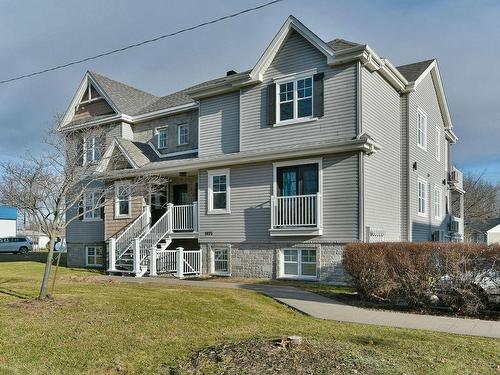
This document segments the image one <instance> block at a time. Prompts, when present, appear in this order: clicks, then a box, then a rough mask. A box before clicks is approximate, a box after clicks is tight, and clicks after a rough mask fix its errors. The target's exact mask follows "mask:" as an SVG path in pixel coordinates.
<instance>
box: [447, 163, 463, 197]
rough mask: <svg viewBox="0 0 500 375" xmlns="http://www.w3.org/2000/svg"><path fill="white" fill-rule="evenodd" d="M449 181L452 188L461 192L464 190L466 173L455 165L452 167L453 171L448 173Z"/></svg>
mask: <svg viewBox="0 0 500 375" xmlns="http://www.w3.org/2000/svg"><path fill="white" fill-rule="evenodd" d="M448 183H449V184H450V187H451V189H453V190H457V191H459V192H463V191H464V174H463V173H462V172H461V171H460V170H458V169H457V168H456V167H455V166H453V167H452V168H451V171H450V172H449V174H448Z"/></svg>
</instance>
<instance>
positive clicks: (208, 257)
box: [200, 243, 348, 284]
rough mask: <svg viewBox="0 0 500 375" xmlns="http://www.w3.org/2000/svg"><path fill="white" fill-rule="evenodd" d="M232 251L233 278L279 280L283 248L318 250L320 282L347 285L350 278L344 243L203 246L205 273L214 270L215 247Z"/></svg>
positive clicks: (221, 244) (214, 244) (231, 268)
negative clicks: (213, 252) (348, 276)
mask: <svg viewBox="0 0 500 375" xmlns="http://www.w3.org/2000/svg"><path fill="white" fill-rule="evenodd" d="M220 247H226V248H228V249H229V270H230V275H231V276H232V277H249V278H273V279H276V278H279V277H280V272H281V270H280V267H281V254H282V250H283V249H293V248H296V249H315V250H316V262H317V276H318V280H319V281H320V282H325V283H332V284H345V283H347V282H348V279H347V275H346V274H345V272H344V269H343V267H342V254H343V251H344V248H345V245H344V244H328V243H326V244H325V243H299V244H297V243H279V244H276V243H275V244H272V243H270V244H262V243H259V244H242V243H237V244H223V243H213V244H201V245H200V248H201V249H202V250H203V259H204V261H203V263H204V265H203V266H204V270H203V272H204V273H205V274H209V273H210V271H211V264H212V263H213V254H212V250H213V248H220Z"/></svg>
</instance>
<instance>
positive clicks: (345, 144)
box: [106, 137, 381, 179]
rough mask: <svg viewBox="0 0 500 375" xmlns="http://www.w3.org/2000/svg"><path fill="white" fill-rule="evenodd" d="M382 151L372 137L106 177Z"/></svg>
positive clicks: (153, 167) (188, 161) (155, 165)
mask: <svg viewBox="0 0 500 375" xmlns="http://www.w3.org/2000/svg"><path fill="white" fill-rule="evenodd" d="M379 149H381V146H380V145H379V144H377V143H376V142H375V141H373V140H372V139H371V138H369V137H362V138H358V139H351V140H344V141H340V142H328V143H323V144H321V143H317V142H316V143H314V144H308V145H301V146H300V147H293V146H287V147H280V148H274V149H273V150H270V149H261V150H256V151H246V152H245V151H244V152H238V153H234V154H226V155H214V156H207V157H203V158H196V159H180V160H171V161H169V162H168V165H167V166H164V167H161V166H158V163H157V162H153V163H149V164H147V165H146V166H144V167H141V168H139V169H136V170H130V169H129V170H121V171H116V172H108V173H106V177H108V178H109V179H116V178H128V177H137V176H143V175H145V174H148V173H152V174H159V173H161V174H169V173H178V172H188V171H197V170H199V169H208V168H218V167H224V166H230V165H237V164H249V163H258V162H264V161H276V160H281V159H288V158H293V157H302V156H313V155H321V154H337V153H343V152H363V153H366V154H371V153H373V152H376V151H377V150H379Z"/></svg>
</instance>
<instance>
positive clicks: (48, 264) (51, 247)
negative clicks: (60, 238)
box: [38, 236, 55, 299]
mask: <svg viewBox="0 0 500 375" xmlns="http://www.w3.org/2000/svg"><path fill="white" fill-rule="evenodd" d="M54 243H55V239H54V237H53V236H51V237H50V241H49V252H48V253H47V260H46V262H45V272H44V274H43V280H42V285H41V286H40V294H39V295H38V299H45V298H47V297H48V294H47V292H48V290H49V279H50V269H51V268H52V256H53V255H54Z"/></svg>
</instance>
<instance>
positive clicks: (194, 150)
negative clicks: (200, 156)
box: [148, 142, 198, 158]
mask: <svg viewBox="0 0 500 375" xmlns="http://www.w3.org/2000/svg"><path fill="white" fill-rule="evenodd" d="M148 145H149V146H150V147H151V148H152V149H153V151H154V152H155V154H156V155H157V156H158V157H159V158H171V157H173V156H180V155H189V154H196V153H197V152H198V149H197V148H195V149H193V150H186V151H176V152H170V153H168V154H160V152H159V151H158V150H157V149H156V147H155V146H154V145H153V144H152V143H151V142H148Z"/></svg>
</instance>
